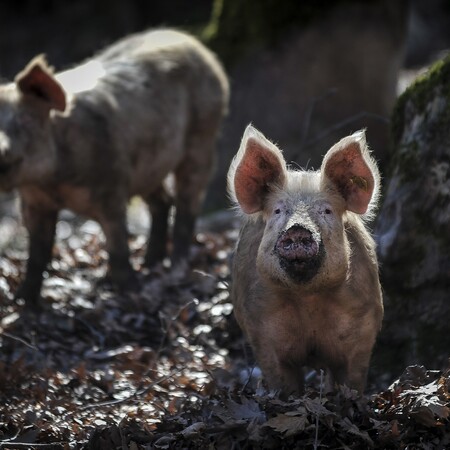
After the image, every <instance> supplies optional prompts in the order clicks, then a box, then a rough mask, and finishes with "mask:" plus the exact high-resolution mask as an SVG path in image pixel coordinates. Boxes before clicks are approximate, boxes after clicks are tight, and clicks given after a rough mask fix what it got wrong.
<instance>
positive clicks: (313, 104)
mask: <svg viewBox="0 0 450 450" xmlns="http://www.w3.org/2000/svg"><path fill="white" fill-rule="evenodd" d="M337 91H338V90H337V88H331V89H328V90H327V91H326V92H324V93H323V94H322V95H319V96H318V97H314V98H313V99H312V101H311V103H310V104H309V108H308V110H307V111H306V114H305V120H304V122H303V131H302V140H301V141H300V145H299V148H300V151H302V150H303V147H304V145H305V143H306V138H307V137H308V133H309V127H310V125H311V117H312V115H313V112H314V108H315V107H316V105H317V103H319V102H321V101H322V100H325V99H326V98H327V97H329V96H330V95H334V94H336V92H337ZM295 159H296V158H295Z"/></svg>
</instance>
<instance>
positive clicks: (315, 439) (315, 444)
mask: <svg viewBox="0 0 450 450" xmlns="http://www.w3.org/2000/svg"><path fill="white" fill-rule="evenodd" d="M322 391H323V369H320V390H319V403H320V404H321V405H322ZM318 445H319V414H316V435H315V438H314V450H317V448H318Z"/></svg>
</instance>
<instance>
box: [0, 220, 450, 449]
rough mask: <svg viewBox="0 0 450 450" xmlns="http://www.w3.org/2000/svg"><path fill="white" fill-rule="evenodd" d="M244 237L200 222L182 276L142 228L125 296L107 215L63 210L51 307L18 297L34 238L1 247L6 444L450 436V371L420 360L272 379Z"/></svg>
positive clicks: (222, 445)
mask: <svg viewBox="0 0 450 450" xmlns="http://www.w3.org/2000/svg"><path fill="white" fill-rule="evenodd" d="M3 225H5V223H3ZM6 225H7V227H12V228H13V229H14V228H15V227H17V224H14V223H13V222H11V221H9V222H8V223H7V224H6ZM3 231H4V235H6V234H5V233H7V232H8V228H6V229H5V228H3ZM9 232H10V230H9ZM13 234H14V233H11V232H10V235H13ZM236 238H237V231H236V228H235V227H232V226H229V227H228V228H224V229H222V230H220V231H216V232H200V233H198V235H197V236H196V242H195V244H194V245H193V247H192V254H191V265H190V270H189V274H188V276H187V277H186V278H184V279H183V280H181V281H180V280H174V279H173V278H172V277H171V274H170V271H169V270H167V268H165V267H163V266H161V267H160V268H159V269H157V270H154V271H152V272H145V271H143V270H140V269H141V268H140V262H141V261H142V258H143V248H144V247H145V239H144V237H143V235H141V234H135V235H133V236H132V237H131V238H130V246H131V249H132V260H133V264H134V265H135V267H136V269H138V270H140V281H141V284H142V288H141V290H140V291H139V293H130V294H126V295H119V294H117V293H114V292H113V291H112V290H111V289H109V288H108V285H107V284H102V283H101V282H100V281H99V280H101V279H102V278H103V277H104V276H105V274H106V253H105V251H104V242H103V238H102V235H101V232H100V231H99V229H98V227H97V226H96V225H95V224H94V223H92V222H86V223H84V224H83V225H82V226H74V225H73V224H72V223H70V222H60V223H59V225H58V239H57V245H56V246H55V250H54V259H53V261H52V264H51V267H50V268H49V270H48V273H47V276H46V280H45V286H44V289H43V301H42V303H43V307H42V310H41V311H39V312H33V311H29V310H28V309H27V308H25V307H24V305H22V304H20V303H19V302H17V301H15V300H14V298H13V292H14V291H15V289H16V288H17V286H18V283H19V279H20V276H21V274H23V271H24V264H25V259H26V253H25V252H24V251H23V250H21V249H23V248H24V242H13V244H11V245H9V246H8V247H7V250H4V251H3V255H2V257H1V258H0V297H1V303H0V348H1V353H0V449H23V448H29V449H33V448H36V449H38V448H39V449H86V450H87V449H102V450H103V449H105V450H106V449H132V450H139V449H259V448H261V449H296V448H297V449H319V448H323V449H366V448H374V449H377V448H386V449H391V448H392V449H397V448H401V449H445V448H449V447H450V424H449V413H450V410H449V404H450V394H449V392H450V370H446V371H436V370H426V369H425V368H424V367H421V366H411V367H408V368H407V369H406V370H405V372H404V373H403V375H402V376H401V377H400V378H399V379H398V380H396V381H395V382H394V383H392V384H391V386H389V387H388V388H386V387H385V388H383V389H381V388H380V386H378V391H377V393H374V394H372V395H371V396H363V397H361V396H358V395H357V394H356V393H355V392H354V391H351V390H349V389H347V388H345V387H342V388H340V389H339V390H338V391H337V392H334V393H325V392H321V391H320V379H319V378H320V377H318V376H316V378H315V381H313V382H312V383H311V384H310V387H309V388H308V389H307V392H306V394H305V395H304V396H303V397H301V398H289V399H282V398H280V397H279V396H278V395H277V393H275V392H270V391H267V390H265V389H264V387H263V385H262V383H261V382H260V376H259V375H260V374H259V371H258V369H257V368H256V367H254V364H253V361H252V359H251V355H250V351H249V349H248V347H247V346H246V345H245V343H244V339H243V338H242V335H241V333H240V331H239V328H238V326H237V324H236V322H235V321H234V318H233V315H232V305H231V303H230V298H229V291H228V287H229V282H230V272H229V255H230V252H231V251H232V248H233V246H234V244H235V241H236ZM16 244H17V245H16ZM375 381H376V380H375ZM374 386H375V387H377V385H376V382H375V384H374Z"/></svg>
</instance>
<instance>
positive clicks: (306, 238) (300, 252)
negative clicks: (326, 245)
mask: <svg viewBox="0 0 450 450" xmlns="http://www.w3.org/2000/svg"><path fill="white" fill-rule="evenodd" d="M275 253H276V254H277V255H278V257H279V258H280V265H281V267H282V268H283V269H284V270H285V272H287V274H288V275H289V276H290V277H291V278H293V279H294V280H295V281H298V282H305V281H309V280H311V279H312V278H313V277H314V275H316V273H317V272H318V270H319V268H320V266H321V263H322V259H323V253H324V252H323V246H322V242H321V240H320V239H318V238H317V237H316V236H314V235H313V233H312V232H311V231H310V230H308V229H306V228H304V227H303V226H301V225H293V226H292V227H291V228H289V229H287V230H286V231H284V232H283V233H282V234H281V235H280V237H279V238H278V240H277V242H276V244H275Z"/></svg>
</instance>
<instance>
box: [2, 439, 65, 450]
mask: <svg viewBox="0 0 450 450" xmlns="http://www.w3.org/2000/svg"><path fill="white" fill-rule="evenodd" d="M35 448H36V449H39V450H61V449H63V448H64V443H62V442H55V443H52V444H30V443H29V442H7V441H0V449H5V450H16V449H17V450H20V449H26V450H33V449H35Z"/></svg>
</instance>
